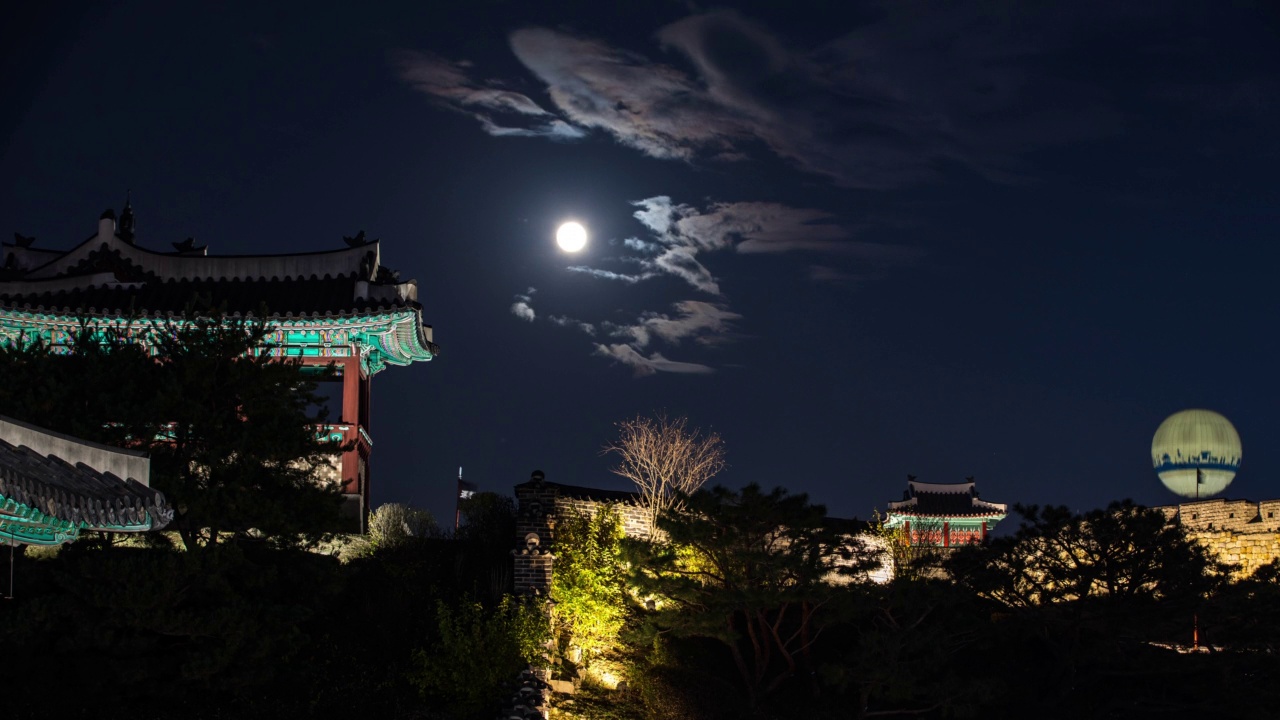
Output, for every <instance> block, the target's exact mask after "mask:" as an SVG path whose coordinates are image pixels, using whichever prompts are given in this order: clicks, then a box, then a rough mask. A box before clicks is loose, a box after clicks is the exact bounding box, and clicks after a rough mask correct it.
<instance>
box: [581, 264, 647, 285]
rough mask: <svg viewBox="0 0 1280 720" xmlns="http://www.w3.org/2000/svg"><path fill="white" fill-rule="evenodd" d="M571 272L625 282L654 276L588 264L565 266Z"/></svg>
mask: <svg viewBox="0 0 1280 720" xmlns="http://www.w3.org/2000/svg"><path fill="white" fill-rule="evenodd" d="M565 269H566V270H568V271H569V272H576V273H583V274H586V275H592V276H595V277H598V278H603V279H605V280H620V281H622V282H625V283H632V284H634V283H638V282H640V281H641V280H647V279H648V278H650V277H653V275H652V274H641V275H630V274H627V273H619V272H614V271H612V270H602V269H600V268H593V267H587V266H586V265H570V266H569V267H567V268H565Z"/></svg>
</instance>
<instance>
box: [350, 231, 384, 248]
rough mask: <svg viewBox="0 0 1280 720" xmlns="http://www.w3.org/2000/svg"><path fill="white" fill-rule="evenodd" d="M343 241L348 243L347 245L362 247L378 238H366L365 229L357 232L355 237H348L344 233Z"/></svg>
mask: <svg viewBox="0 0 1280 720" xmlns="http://www.w3.org/2000/svg"><path fill="white" fill-rule="evenodd" d="M342 241H343V242H345V243H346V244H347V247H360V246H362V245H368V244H369V243H375V242H378V241H377V240H366V239H365V237H364V231H363V230H361V231H360V232H358V233H356V236H355V237H347V236H346V235H343V236H342Z"/></svg>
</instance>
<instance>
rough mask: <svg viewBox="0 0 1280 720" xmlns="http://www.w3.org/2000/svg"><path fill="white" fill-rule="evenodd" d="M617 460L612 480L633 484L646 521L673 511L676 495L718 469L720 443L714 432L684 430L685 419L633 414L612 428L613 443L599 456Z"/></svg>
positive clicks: (696, 486)
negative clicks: (612, 455) (618, 477)
mask: <svg viewBox="0 0 1280 720" xmlns="http://www.w3.org/2000/svg"><path fill="white" fill-rule="evenodd" d="M609 453H617V454H618V456H619V457H620V458H621V459H620V461H619V463H618V466H617V467H615V468H613V472H614V474H616V475H621V476H622V477H624V478H626V479H628V480H630V481H631V482H633V483H635V485H636V490H638V491H639V493H640V498H641V500H642V502H643V503H644V505H645V507H646V508H648V510H649V514H650V517H651V518H652V519H653V520H654V521H655V524H654V527H656V526H657V525H656V520H657V517H658V514H659V513H660V512H662V511H663V510H667V509H670V508H678V507H680V505H681V501H680V494H685V495H691V494H693V493H694V492H696V491H697V490H698V489H699V488H701V487H702V486H703V485H705V484H706V483H707V481H708V480H710V479H711V478H712V477H714V476H715V475H716V473H718V472H720V471H721V470H723V469H724V465H725V463H724V441H722V440H721V439H720V436H719V435H717V434H716V433H708V434H706V435H703V434H702V431H701V430H698V429H697V428H694V429H692V430H691V429H689V420H688V418H683V417H679V418H675V419H671V418H668V417H667V416H666V414H665V413H663V414H659V415H658V416H657V417H643V416H639V415H637V416H636V417H634V418H632V419H630V420H623V421H622V422H620V423H618V439H617V440H616V441H614V442H612V443H610V444H608V445H605V447H604V454H609Z"/></svg>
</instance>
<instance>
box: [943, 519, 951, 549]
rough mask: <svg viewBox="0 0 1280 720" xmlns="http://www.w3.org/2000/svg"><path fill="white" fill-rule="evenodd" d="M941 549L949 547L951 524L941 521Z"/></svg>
mask: <svg viewBox="0 0 1280 720" xmlns="http://www.w3.org/2000/svg"><path fill="white" fill-rule="evenodd" d="M942 547H951V522H950V521H949V520H943V521H942Z"/></svg>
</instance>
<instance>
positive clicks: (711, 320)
mask: <svg viewBox="0 0 1280 720" xmlns="http://www.w3.org/2000/svg"><path fill="white" fill-rule="evenodd" d="M673 307H674V308H675V311H676V313H675V315H674V316H672V315H667V314H665V313H657V312H652V311H650V312H646V313H644V314H642V315H641V316H640V317H639V318H638V319H637V320H636V322H634V323H631V324H627V325H620V324H616V323H605V328H606V329H607V330H608V331H609V334H610V335H612V336H614V337H619V338H621V337H628V338H631V345H633V346H634V347H636V348H637V349H639V348H644V347H647V346H648V345H649V343H650V341H651V340H652V339H653V338H655V337H656V338H659V339H661V340H663V341H665V342H667V343H668V344H671V345H677V344H679V343H680V342H682V341H684V340H686V339H693V340H694V341H696V342H698V343H700V344H702V345H716V344H719V343H721V342H723V340H724V339H725V337H726V336H727V334H728V333H729V332H730V331H731V330H732V329H733V325H732V323H733V322H734V321H736V320H741V319H742V316H741V315H739V314H738V313H735V312H732V311H730V310H729V309H728V307H726V306H725V305H723V304H715V303H708V302H702V301H700V300H682V301H680V302H677V303H675V304H674V305H673Z"/></svg>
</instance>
